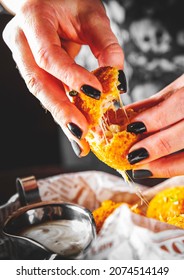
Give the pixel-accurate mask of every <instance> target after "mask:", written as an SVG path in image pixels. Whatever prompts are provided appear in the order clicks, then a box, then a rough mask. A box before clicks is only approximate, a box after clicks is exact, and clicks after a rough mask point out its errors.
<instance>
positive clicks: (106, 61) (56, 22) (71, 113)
mask: <svg viewBox="0 0 184 280" xmlns="http://www.w3.org/2000/svg"><path fill="white" fill-rule="evenodd" d="M4 2H6V1H4ZM17 2H22V3H23V4H22V5H21V6H20V8H19V10H18V11H17V13H16V15H15V17H14V18H13V19H12V20H11V21H10V22H9V23H8V25H7V26H6V28H5V30H4V32H3V37H4V40H5V42H6V44H7V45H8V46H9V48H10V50H11V51H12V54H13V58H14V60H15V62H16V64H17V67H18V69H19V70H20V73H21V75H22V77H23V79H24V80H25V82H26V84H27V87H28V88H29V90H30V92H32V93H33V95H34V96H35V97H37V98H38V99H39V100H40V102H41V103H42V105H43V106H44V107H45V108H46V109H47V110H48V111H50V113H51V114H52V116H53V118H54V119H55V121H56V122H57V123H58V124H59V125H60V126H61V127H62V129H63V131H64V132H65V134H66V135H67V137H68V138H69V140H70V141H71V143H72V146H73V148H74V150H75V152H76V154H77V155H78V156H84V155H86V154H87V153H88V152H89V146H88V144H87V143H86V141H85V140H84V137H85V135H86V133H87V130H88V123H87V121H86V119H85V117H84V116H83V115H82V114H81V113H80V112H79V111H78V109H77V108H76V107H75V106H74V105H73V104H71V103H70V101H69V99H68V97H67V96H66V91H70V90H71V89H72V90H76V91H78V92H79V91H82V92H84V93H85V94H87V95H89V96H91V98H96V99H99V98H100V92H101V90H102V88H101V84H100V83H99V81H98V80H97V78H96V77H95V76H94V75H92V74H91V73H90V72H88V71H87V70H86V69H84V68H83V67H81V66H79V65H77V64H76V63H75V61H74V58H75V56H76V55H77V54H78V52H79V50H80V47H81V45H89V47H90V49H91V51H92V53H93V54H94V56H95V57H96V58H97V60H98V63H99V65H100V66H103V65H113V66H117V67H118V68H123V59H124V57H123V52H122V49H121V47H120V46H119V44H118V42H117V39H116V37H115V36H114V34H113V33H112V31H111V28H110V24H109V19H108V18H107V16H106V13H105V9H104V7H103V5H102V3H101V1H100V0H94V1H91V0H53V1H49V0H42V1H40V0H27V1H17ZM73 140H74V141H73Z"/></svg>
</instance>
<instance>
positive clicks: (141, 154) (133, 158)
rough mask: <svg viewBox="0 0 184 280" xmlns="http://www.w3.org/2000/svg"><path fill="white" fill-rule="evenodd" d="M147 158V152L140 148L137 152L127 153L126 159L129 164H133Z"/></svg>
mask: <svg viewBox="0 0 184 280" xmlns="http://www.w3.org/2000/svg"><path fill="white" fill-rule="evenodd" d="M148 157H149V154H148V151H147V150H146V149H144V148H140V149H138V150H135V151H133V152H131V153H129V154H128V156H127V159H128V161H129V162H130V164H134V163H137V162H140V161H141V160H143V159H145V158H148Z"/></svg>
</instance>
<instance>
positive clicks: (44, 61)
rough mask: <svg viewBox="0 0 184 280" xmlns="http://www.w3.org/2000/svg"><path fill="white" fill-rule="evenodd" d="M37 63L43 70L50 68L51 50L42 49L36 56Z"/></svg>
mask: <svg viewBox="0 0 184 280" xmlns="http://www.w3.org/2000/svg"><path fill="white" fill-rule="evenodd" d="M35 61H36V63H37V64H38V66H39V67H41V68H42V69H45V70H46V69H48V66H49V50H48V48H47V47H46V48H40V49H39V50H38V51H37V53H36V56H35Z"/></svg>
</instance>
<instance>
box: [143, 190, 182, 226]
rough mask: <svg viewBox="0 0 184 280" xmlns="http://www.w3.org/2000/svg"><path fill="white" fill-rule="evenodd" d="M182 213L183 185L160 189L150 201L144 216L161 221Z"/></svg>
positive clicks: (166, 220) (169, 219)
mask: <svg viewBox="0 0 184 280" xmlns="http://www.w3.org/2000/svg"><path fill="white" fill-rule="evenodd" d="M183 214H184V186H177V187H172V188H167V189H165V190H163V191H160V192H159V193H158V194H157V195H155V197H154V198H153V199H152V200H151V201H150V203H149V206H148V208H147V214H146V216H147V217H149V218H154V219H158V220H160V221H162V222H168V221H170V222H171V221H173V222H174V219H173V220H172V219H171V218H174V217H177V216H180V215H183ZM175 220H176V219H175Z"/></svg>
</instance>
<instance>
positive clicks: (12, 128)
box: [0, 14, 158, 204]
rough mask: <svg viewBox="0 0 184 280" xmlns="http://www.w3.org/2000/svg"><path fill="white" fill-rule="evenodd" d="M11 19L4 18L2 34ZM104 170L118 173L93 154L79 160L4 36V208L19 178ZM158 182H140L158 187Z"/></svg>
mask: <svg viewBox="0 0 184 280" xmlns="http://www.w3.org/2000/svg"><path fill="white" fill-rule="evenodd" d="M10 19H11V16H10V15H6V14H0V34H2V31H3V29H4V27H5V26H6V24H7V23H8V21H9V20H10ZM83 170H100V171H105V172H109V173H112V174H115V175H117V176H120V175H118V173H117V172H116V171H115V170H113V169H111V168H109V167H108V166H106V165H105V164H103V163H101V162H100V161H99V160H98V159H96V157H95V156H94V155H92V154H91V153H90V154H89V155H88V156H87V157H85V158H82V159H79V158H77V157H76V155H75V154H74V152H73V151H72V148H71V146H70V143H69V141H68V139H67V138H66V136H65V135H64V134H63V132H62V131H61V129H60V128H59V126H58V125H57V124H56V123H55V122H54V120H53V118H52V116H51V115H50V113H46V112H45V111H44V109H43V108H42V106H41V105H40V103H39V101H38V100H37V99H36V98H35V97H34V96H33V95H32V94H30V93H29V91H28V90H27V87H26V85H25V83H24V81H23V79H22V78H21V76H20V74H19V72H18V70H17V68H16V65H15V62H14V61H13V59H12V55H11V52H10V50H9V49H8V47H7V46H6V45H5V43H4V41H3V39H2V36H0V204H2V203H4V202H6V201H7V200H8V199H9V198H10V197H11V195H13V194H14V193H15V192H16V188H15V180H16V178H17V177H25V176H30V175H34V176H35V177H36V178H37V179H39V178H44V177H47V176H52V175H55V174H59V173H63V172H75V171H83ZM157 181H158V180H157V179H151V180H143V181H139V183H142V184H144V185H154V184H156V183H157Z"/></svg>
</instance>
